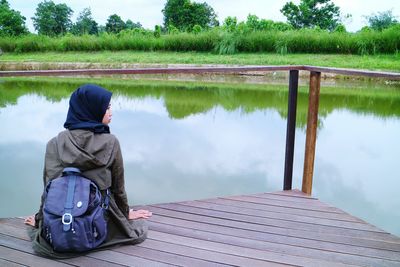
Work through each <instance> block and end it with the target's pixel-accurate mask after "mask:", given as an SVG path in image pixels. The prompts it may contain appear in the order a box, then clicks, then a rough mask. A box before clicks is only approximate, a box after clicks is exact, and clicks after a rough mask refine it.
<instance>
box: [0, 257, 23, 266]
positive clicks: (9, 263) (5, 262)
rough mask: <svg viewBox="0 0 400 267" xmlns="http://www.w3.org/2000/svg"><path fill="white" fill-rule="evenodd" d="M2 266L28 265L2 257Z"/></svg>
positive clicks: (0, 260) (0, 264)
mask: <svg viewBox="0 0 400 267" xmlns="http://www.w3.org/2000/svg"><path fill="white" fill-rule="evenodd" d="M0 257H1V256H0ZM0 266H4V267H6V266H7V267H21V266H26V265H22V264H19V263H15V262H12V261H8V260H3V259H0Z"/></svg>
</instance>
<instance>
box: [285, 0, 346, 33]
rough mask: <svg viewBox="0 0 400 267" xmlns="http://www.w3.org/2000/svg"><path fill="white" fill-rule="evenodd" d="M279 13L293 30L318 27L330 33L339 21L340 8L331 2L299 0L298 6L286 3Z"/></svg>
mask: <svg viewBox="0 0 400 267" xmlns="http://www.w3.org/2000/svg"><path fill="white" fill-rule="evenodd" d="M281 13H282V14H283V15H284V16H285V17H286V18H287V20H288V23H289V24H291V25H292V26H293V28H295V29H300V28H315V27H319V28H321V29H327V30H330V31H332V30H334V29H335V28H336V27H337V25H338V24H339V21H340V8H339V7H338V6H336V5H335V4H334V3H331V0H301V1H300V4H299V5H298V6H297V5H295V4H294V3H293V2H287V3H286V4H285V5H284V6H283V8H282V9H281Z"/></svg>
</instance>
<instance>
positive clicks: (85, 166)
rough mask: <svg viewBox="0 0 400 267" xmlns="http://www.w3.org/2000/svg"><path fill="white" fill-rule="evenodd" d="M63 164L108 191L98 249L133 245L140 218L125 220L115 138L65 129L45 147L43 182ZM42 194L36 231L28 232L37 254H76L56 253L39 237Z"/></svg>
mask: <svg viewBox="0 0 400 267" xmlns="http://www.w3.org/2000/svg"><path fill="white" fill-rule="evenodd" d="M65 167H75V168H79V169H80V170H81V172H82V173H83V175H84V176H85V177H87V178H89V179H91V180H92V181H94V182H95V183H96V184H97V185H98V187H99V188H100V190H102V191H104V190H106V189H107V188H109V189H110V191H111V199H110V205H109V209H108V227H107V228H108V235H107V239H106V241H105V243H103V244H102V245H101V246H100V247H99V248H103V247H106V246H109V245H114V244H119V243H130V244H135V243H139V242H141V241H143V240H144V239H145V238H146V232H147V229H146V226H145V225H144V222H143V220H135V221H130V220H128V213H129V206H128V200H127V196H126V192H125V181H124V167H123V160H122V154H121V149H120V145H119V142H118V139H117V138H116V137H115V136H114V135H112V134H95V133H93V132H91V131H87V130H81V129H79V130H71V131H70V130H65V131H62V132H60V133H59V134H58V136H57V137H54V138H53V139H51V140H50V141H49V142H48V144H47V147H46V155H45V166H44V173H43V185H44V188H45V187H46V185H47V183H48V182H49V181H50V180H51V179H54V178H57V177H59V176H60V175H61V173H62V170H63V169H64V168H65ZM43 202H44V201H43V196H42V202H41V206H40V209H39V212H38V213H37V214H36V216H35V217H36V227H37V231H36V232H34V233H33V234H32V238H33V248H34V249H35V250H36V251H37V252H38V253H40V254H42V255H45V256H50V257H57V258H65V257H71V256H77V255H78V254H71V253H58V252H55V251H53V250H52V248H51V247H50V246H49V245H48V244H47V242H46V241H45V240H44V239H43V238H42V237H41V235H40V232H41V224H42V217H43V215H42V208H43Z"/></svg>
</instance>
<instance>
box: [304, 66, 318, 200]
mask: <svg viewBox="0 0 400 267" xmlns="http://www.w3.org/2000/svg"><path fill="white" fill-rule="evenodd" d="M320 86H321V72H315V71H311V72H310V90H309V100H308V115H307V134H306V148H305V155H304V172H303V186H302V191H303V192H304V193H306V194H308V195H311V190H312V180H313V173H314V158H315V143H316V140H317V125H318V105H319V91H320Z"/></svg>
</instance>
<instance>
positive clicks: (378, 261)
mask: <svg viewBox="0 0 400 267" xmlns="http://www.w3.org/2000/svg"><path fill="white" fill-rule="evenodd" d="M152 226H153V227H152V230H155V231H157V232H162V233H168V234H172V235H178V236H185V237H190V238H194V239H198V240H207V241H212V242H217V243H223V244H229V245H233V246H237V247H244V248H250V249H254V250H262V251H271V252H276V253H284V254H286V255H293V256H301V257H307V258H311V259H318V260H326V261H330V262H340V263H344V264H353V265H369V264H371V265H373V266H397V265H398V264H400V254H399V253H393V252H391V253H387V252H386V253H385V254H386V255H384V256H385V258H377V257H375V255H370V256H360V255H354V254H353V255H352V254H349V253H348V252H345V253H340V252H336V251H326V250H323V249H319V248H317V249H312V248H304V247H302V246H292V245H286V244H279V243H273V242H269V241H260V240H254V239H248V238H240V237H236V236H230V235H224V234H220V233H211V232H204V231H199V230H194V229H188V228H178V227H173V226H168V225H154V224H153V225H152Z"/></svg>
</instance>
